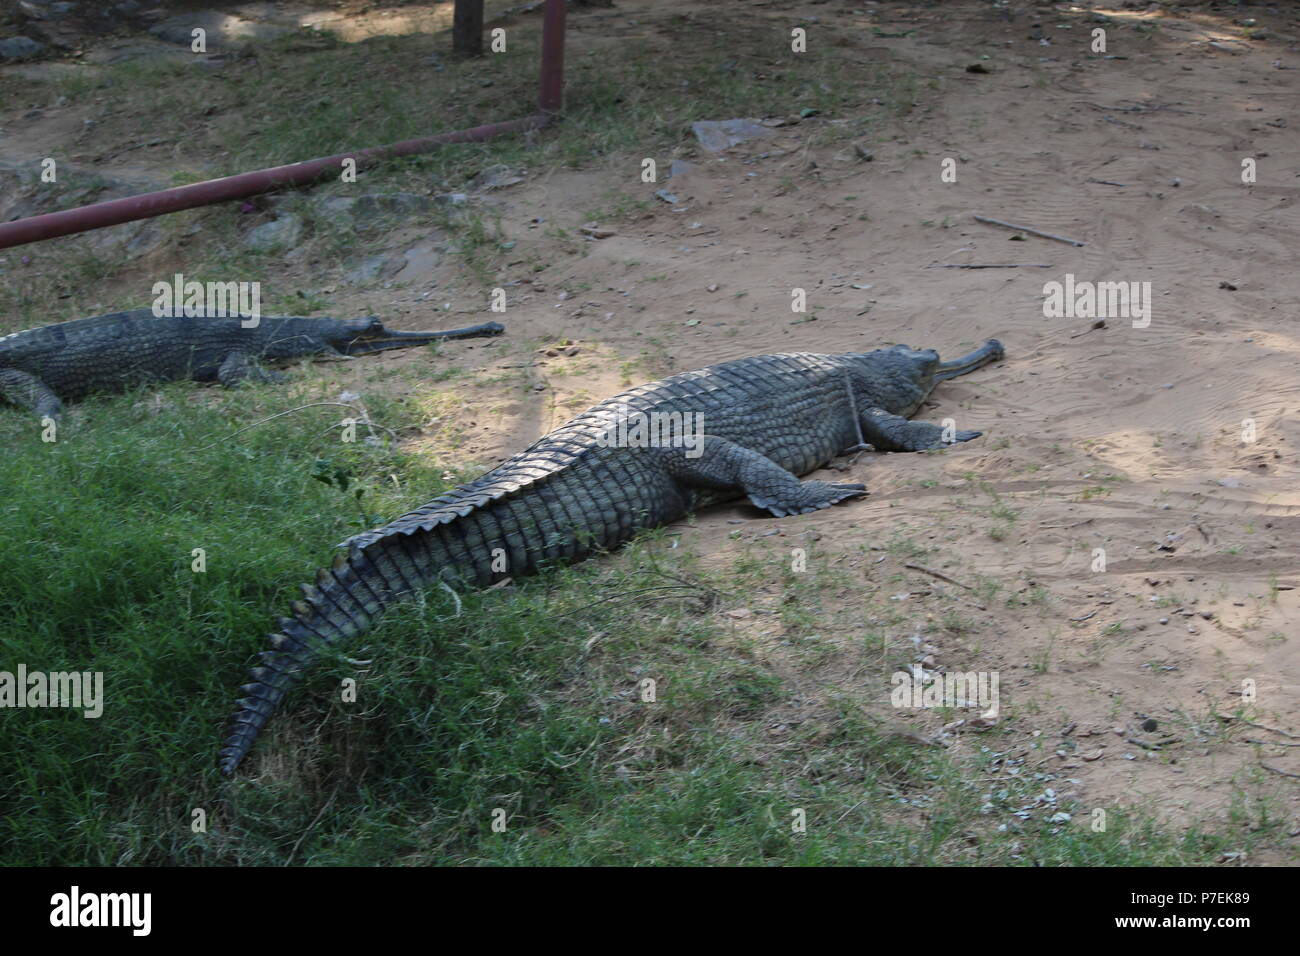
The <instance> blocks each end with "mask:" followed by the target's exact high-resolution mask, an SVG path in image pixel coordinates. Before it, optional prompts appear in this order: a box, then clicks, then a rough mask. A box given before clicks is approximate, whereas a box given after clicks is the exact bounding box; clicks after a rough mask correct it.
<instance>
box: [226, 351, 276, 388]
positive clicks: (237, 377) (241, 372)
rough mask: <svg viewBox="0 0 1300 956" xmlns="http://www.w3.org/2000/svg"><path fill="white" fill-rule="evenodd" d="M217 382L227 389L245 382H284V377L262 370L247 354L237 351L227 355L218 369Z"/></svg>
mask: <svg viewBox="0 0 1300 956" xmlns="http://www.w3.org/2000/svg"><path fill="white" fill-rule="evenodd" d="M217 381H218V382H220V383H221V384H222V385H224V386H226V388H233V387H234V386H236V385H240V384H242V383H244V382H283V381H284V376H283V375H281V374H280V373H279V372H272V371H269V370H268V369H264V368H262V366H260V365H258V364H257V362H256V361H255V360H254V359H253V358H252V356H250V355H249V354H248V353H247V352H240V351H238V350H236V351H234V352H231V353H230V354H229V355H227V356H226V360H225V361H224V362H222V363H221V367H220V368H219V369H217Z"/></svg>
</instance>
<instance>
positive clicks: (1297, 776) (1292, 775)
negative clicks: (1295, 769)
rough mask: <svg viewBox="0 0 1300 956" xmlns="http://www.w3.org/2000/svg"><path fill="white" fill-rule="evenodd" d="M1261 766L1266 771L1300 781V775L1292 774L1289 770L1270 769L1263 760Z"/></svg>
mask: <svg viewBox="0 0 1300 956" xmlns="http://www.w3.org/2000/svg"><path fill="white" fill-rule="evenodd" d="M1259 765H1260V766H1261V767H1263V768H1264V769H1265V770H1272V771H1273V772H1274V773H1280V774H1281V775H1282V776H1284V777H1294V778H1295V779H1297V780H1300V773H1291V772H1290V771H1287V770H1279V769H1278V768H1277V767H1270V766H1269V765H1268V764H1266V763H1264V761H1262V760H1261V761H1260V762H1259Z"/></svg>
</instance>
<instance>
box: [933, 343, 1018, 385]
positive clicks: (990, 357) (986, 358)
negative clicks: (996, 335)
mask: <svg viewBox="0 0 1300 956" xmlns="http://www.w3.org/2000/svg"><path fill="white" fill-rule="evenodd" d="M1006 354H1007V353H1006V350H1005V349H1003V348H1002V343H1001V342H999V341H998V340H997V339H989V340H988V341H987V342H985V343H984V344H983V345H981V346H980V347H979V348H977V349H976V350H975V351H974V352H971V353H969V354H967V355H963V356H962V357H961V358H957V359H953V360H952V361H951V362H940V363H939V366H938V368H937V369H936V370H935V373H934V380H935V381H936V382H946V381H947V380H948V379H950V378H956V377H957V376H958V375H965V374H966V373H967V372H973V371H975V370H976V369H977V368H982V367H983V366H985V365H988V364H989V363H990V362H998V361H1001V360H1002V359H1004V358H1006Z"/></svg>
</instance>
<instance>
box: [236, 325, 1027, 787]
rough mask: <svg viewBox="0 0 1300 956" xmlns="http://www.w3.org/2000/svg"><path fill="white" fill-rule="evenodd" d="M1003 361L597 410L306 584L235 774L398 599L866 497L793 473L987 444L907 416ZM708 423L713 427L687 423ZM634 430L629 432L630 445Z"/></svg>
mask: <svg viewBox="0 0 1300 956" xmlns="http://www.w3.org/2000/svg"><path fill="white" fill-rule="evenodd" d="M1003 354H1004V353H1003V349H1002V346H1001V344H1000V343H998V342H997V341H996V340H992V339H990V340H989V341H987V342H985V343H984V345H982V346H981V347H980V348H978V349H976V350H975V351H973V352H971V353H970V354H968V355H964V356H962V357H961V358H959V359H956V360H955V361H951V362H940V361H939V355H938V353H937V352H934V351H933V350H930V349H926V350H914V349H910V348H907V347H906V346H901V345H896V346H893V347H892V348H889V349H880V350H877V351H874V352H851V353H847V354H842V355H814V354H809V353H802V352H797V353H791V354H783V355H759V356H754V357H752V358H744V359H739V360H737V361H733V362H726V363H723V364H721V365H713V366H710V367H708V368H704V369H700V370H699V371H695V372H686V373H683V374H680V375H674V376H672V377H671V378H666V379H664V380H663V381H659V382H653V383H651V384H648V385H642V386H640V387H638V388H633V389H631V390H629V391H627V392H624V393H622V394H621V395H616V396H614V397H613V398H610V399H608V400H606V401H604V402H602V403H600V404H599V405H596V406H595V407H593V408H591V409H589V410H588V411H586V412H584V413H583V414H581V415H579V416H578V417H577V418H574V419H573V420H572V421H570V422H568V423H567V424H565V425H563V426H561V427H560V428H558V429H556V430H555V431H553V432H551V433H550V434H549V435H546V436H544V437H543V438H541V439H539V440H538V441H536V442H534V443H533V444H532V445H531V446H530V447H529V448H528V449H527V450H525V451H523V452H521V453H519V454H518V455H515V456H514V457H513V458H511V459H509V460H508V461H506V462H504V463H502V464H501V465H499V466H498V467H496V468H494V469H492V470H491V471H489V472H488V473H487V474H485V475H483V476H481V477H480V478H478V479H476V480H474V481H472V482H470V483H469V484H466V485H463V486H461V487H459V488H456V489H454V490H451V491H448V492H446V493H444V494H441V495H439V496H438V497H436V498H434V499H433V500H432V501H430V502H429V503H428V504H426V505H424V506H423V507H421V508H418V509H417V510H415V511H411V512H409V513H407V514H405V515H402V516H401V517H400V518H397V519H396V520H395V521H392V522H390V523H389V524H387V525H385V526H384V527H381V528H376V529H374V530H371V531H367V532H365V533H363V534H360V535H356V536H355V537H352V538H349V539H348V540H347V541H345V542H343V544H342V545H341V547H345V548H346V549H347V550H346V553H342V554H340V555H339V556H338V557H337V558H336V560H335V561H334V565H333V567H332V568H330V569H329V570H321V571H319V572H318V573H317V576H316V584H315V585H314V586H313V585H304V586H303V599H302V600H300V601H296V602H294V605H293V609H292V610H293V617H286V618H281V619H280V622H279V631H278V632H277V633H275V634H272V635H271V636H270V641H271V648H270V650H267V651H264V652H263V653H262V663H261V665H260V666H257V667H254V668H253V670H252V682H251V683H249V684H246V685H244V686H243V687H242V688H241V690H242V691H243V693H244V697H243V698H242V699H241V700H240V701H239V702H238V709H237V711H236V713H235V715H234V717H233V719H232V722H231V726H230V730H229V735H228V737H227V738H226V741H225V745H224V747H223V749H222V751H221V757H220V766H221V769H222V771H223V772H224V773H226V774H230V773H232V772H233V771H234V769H235V768H236V766H238V764H239V762H240V761H241V760H243V758H244V757H245V755H246V754H247V753H248V751H249V749H250V748H251V747H252V745H253V742H254V740H255V739H256V737H257V735H258V733H259V731H260V730H261V729H262V727H263V726H264V725H265V724H266V722H267V721H268V720H269V719H270V717H271V714H272V713H273V712H274V711H275V709H276V707H277V706H278V705H279V704H280V702H281V700H283V698H284V696H285V694H286V693H287V692H288V690H289V689H290V688H291V687H292V686H293V685H294V684H296V683H297V682H298V681H300V680H301V679H302V676H303V674H304V673H305V671H306V670H307V669H308V668H309V667H310V666H311V665H312V663H313V662H314V661H315V660H316V659H317V658H319V656H320V654H321V652H322V650H323V649H324V648H326V647H327V646H330V645H335V644H338V643H339V642H342V641H344V640H347V639H350V638H353V637H356V636H357V635H358V634H360V633H361V632H363V631H365V630H367V629H368V628H369V627H370V626H371V624H372V622H374V621H375V619H376V618H377V617H378V616H379V615H380V613H381V612H382V611H383V610H384V609H385V608H386V607H388V606H390V605H392V604H393V603H394V602H397V601H400V600H402V599H404V598H407V597H410V596H412V595H414V594H416V593H417V592H418V591H420V590H421V589H422V588H424V587H427V586H431V585H433V584H435V583H436V582H437V581H439V580H440V579H441V578H442V577H443V576H444V575H447V576H449V577H451V578H453V579H455V580H459V581H460V582H461V583H464V584H469V585H474V586H487V585H489V584H491V583H493V582H494V581H497V580H500V579H502V578H504V577H505V576H506V575H519V574H524V573H528V572H531V571H535V570H537V569H539V567H541V566H543V565H545V564H548V563H551V562H556V561H562V560H572V559H576V558H579V557H582V556H584V555H587V554H591V553H592V552H594V551H600V550H606V549H610V548H613V547H615V546H616V545H619V544H621V543H623V542H624V541H626V540H628V539H629V538H630V537H632V536H633V535H634V534H635V533H636V532H637V531H638V530H639V529H643V528H649V527H653V526H655V525H661V524H665V523H667V522H671V521H674V520H676V519H678V518H681V517H683V516H684V515H686V514H687V513H688V512H690V511H692V510H694V509H697V508H700V507H703V506H705V505H709V504H713V503H716V502H720V501H725V500H727V499H730V498H734V497H738V496H740V495H742V494H743V495H747V496H748V497H749V500H750V501H751V502H753V503H754V504H755V505H757V506H758V507H759V508H763V509H766V510H767V511H769V512H771V513H772V514H774V515H778V516H785V515H790V514H803V513H806V512H810V511H815V510H817V509H819V508H825V507H828V506H830V505H832V504H835V503H836V502H839V501H843V500H844V499H846V498H850V497H853V496H855V495H860V494H863V493H864V492H865V490H866V489H865V487H864V486H863V485H860V484H846V483H838V482H823V481H811V480H810V481H800V480H799V479H798V478H797V477H796V476H797V475H802V474H806V473H808V472H810V471H813V470H815V469H817V468H819V467H821V466H822V465H824V464H826V463H827V462H829V461H830V460H831V459H832V458H834V457H835V456H836V455H838V454H841V453H843V452H845V451H847V450H853V449H856V448H860V447H864V446H865V445H866V444H868V443H869V444H870V445H871V446H872V447H874V448H876V449H878V450H883V451H924V450H928V449H933V448H942V447H944V446H945V445H947V444H949V443H951V442H954V441H969V440H970V439H972V438H977V437H979V435H980V434H981V433H980V432H977V431H956V430H955V429H952V430H951V431H949V432H947V433H945V430H944V429H943V428H940V427H939V426H937V425H932V424H928V423H925V422H912V421H908V416H910V415H913V414H915V413H916V411H917V410H918V409H919V408H920V407H921V403H922V402H923V401H925V399H926V397H927V396H928V395H929V394H930V392H931V391H932V390H933V389H934V387H935V386H936V385H937V384H938V383H940V382H942V381H945V380H946V379H950V378H953V377H954V376H957V375H963V374H965V373H967V372H970V371H973V370H974V369H977V368H980V367H981V366H983V365H986V364H988V363H990V362H994V361H998V360H1000V359H1001V358H1003ZM685 413H693V416H699V417H698V418H695V417H685ZM656 414H657V415H658V416H659V417H658V418H657V419H656V418H655V416H656ZM629 420H631V421H633V422H634V423H644V422H647V421H651V422H653V421H656V420H657V421H659V422H660V423H664V422H667V424H668V430H667V433H666V437H667V440H664V439H665V431H664V429H663V428H662V427H661V428H660V432H659V442H658V444H656V445H652V446H650V447H646V444H647V443H645V442H640V441H638V442H635V443H634V442H633V441H631V440H630V436H632V435H633V434H634V433H635V431H636V429H635V428H628V422H629ZM701 421H702V429H700V434H697V435H691V434H688V433H687V430H688V428H694V427H695V426H694V423H696V422H701ZM674 429H676V430H675V431H674ZM619 436H624V437H625V438H628V439H629V440H627V441H625V442H624V443H623V444H619V442H618V441H617V440H614V439H617V438H618V437H619ZM697 438H698V439H699V441H698V442H696V441H695V439H697ZM502 556H504V557H506V558H507V562H506V563H504V565H503V563H502V562H501V561H500V560H498V559H499V558H500V557H502Z"/></svg>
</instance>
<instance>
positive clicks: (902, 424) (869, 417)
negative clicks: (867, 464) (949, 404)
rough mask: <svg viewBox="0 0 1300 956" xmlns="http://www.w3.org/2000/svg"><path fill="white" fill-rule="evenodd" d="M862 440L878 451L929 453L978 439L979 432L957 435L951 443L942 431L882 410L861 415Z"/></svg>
mask: <svg viewBox="0 0 1300 956" xmlns="http://www.w3.org/2000/svg"><path fill="white" fill-rule="evenodd" d="M861 419H862V436H863V438H865V439H866V440H867V441H868V442H870V443H871V444H872V445H874V446H875V447H876V448H879V449H880V450H881V451H929V450H930V449H932V448H947V447H948V446H949V445H950V444H952V443H953V442H959V441H970V440H971V439H972V438H979V437H980V435H982V434H984V433H983V432H972V431H960V432H956V433H955V434H954V435H953V436H952V441H944V436H943V429H942V428H941V427H939V426H938V425H932V424H930V423H929V422H913V421H908V420H907V419H906V418H904V417H903V416H902V415H894V414H892V413H891V412H887V411H885V410H884V409H883V408H868V409H867V410H866V411H865V412H863V413H862V416H861Z"/></svg>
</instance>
